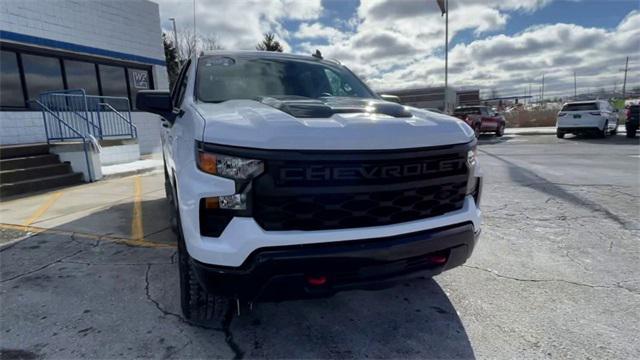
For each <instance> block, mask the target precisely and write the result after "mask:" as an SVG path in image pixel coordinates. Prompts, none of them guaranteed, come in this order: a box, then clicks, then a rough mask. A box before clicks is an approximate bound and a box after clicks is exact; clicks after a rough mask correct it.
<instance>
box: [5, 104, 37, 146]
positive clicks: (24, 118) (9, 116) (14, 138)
mask: <svg viewBox="0 0 640 360" xmlns="http://www.w3.org/2000/svg"><path fill="white" fill-rule="evenodd" d="M46 141H47V137H46V135H45V131H44V123H43V120H42V113H41V112H34V111H0V145H8V144H27V143H38V142H40V143H41V142H46Z"/></svg>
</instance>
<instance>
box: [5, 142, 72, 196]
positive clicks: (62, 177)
mask: <svg viewBox="0 0 640 360" xmlns="http://www.w3.org/2000/svg"><path fill="white" fill-rule="evenodd" d="M80 183H82V174H81V173H74V172H73V170H72V169H71V166H70V165H69V163H68V162H60V159H59V158H58V155H55V154H50V153H49V145H47V144H25V145H4V146H0V197H2V198H4V197H7V196H12V195H22V194H26V193H29V192H35V191H41V190H48V189H53V188H57V187H61V186H69V185H75V184H80Z"/></svg>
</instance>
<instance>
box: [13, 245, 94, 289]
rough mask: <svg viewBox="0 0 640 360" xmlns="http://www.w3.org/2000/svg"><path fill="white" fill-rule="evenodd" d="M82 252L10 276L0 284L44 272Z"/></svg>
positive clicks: (78, 251)
mask: <svg viewBox="0 0 640 360" xmlns="http://www.w3.org/2000/svg"><path fill="white" fill-rule="evenodd" d="M83 251H84V250H82V249H80V250H77V251H75V252H73V253H71V254H69V255H65V256H63V257H61V258H59V259H56V260H54V261H52V262H49V263H46V264H45V265H42V266H40V267H38V268H36V269H33V270H29V271H27V272H23V273H21V274H18V275H14V276H12V277H10V278H7V279H2V280H1V281H0V283H2V284H3V283H6V282H8V281H11V280H15V279H19V278H21V277H24V276H27V275H31V274H33V273H36V272H38V271H41V270H44V269H46V268H48V267H50V266H52V265H55V264H58V263H61V262H63V261H64V260H65V259H68V258H70V257H74V256H76V255H78V254H80V253H81V252H83Z"/></svg>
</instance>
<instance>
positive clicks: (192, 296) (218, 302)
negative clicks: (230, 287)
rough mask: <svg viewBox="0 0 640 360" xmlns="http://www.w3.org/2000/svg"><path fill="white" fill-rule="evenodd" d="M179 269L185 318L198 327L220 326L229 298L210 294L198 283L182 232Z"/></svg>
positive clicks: (180, 234) (181, 301) (179, 246)
mask: <svg viewBox="0 0 640 360" xmlns="http://www.w3.org/2000/svg"><path fill="white" fill-rule="evenodd" d="M178 269H179V271H180V306H181V308H182V314H183V315H184V317H185V318H186V319H187V320H188V321H190V322H193V323H195V324H198V325H205V326H206V325H214V324H216V325H217V324H219V323H220V322H221V321H222V320H223V319H224V317H225V315H226V313H227V310H228V309H229V304H230V301H229V299H228V298H224V297H221V296H216V295H215V294H211V293H208V292H207V291H206V290H205V289H204V288H203V287H202V285H200V283H199V282H198V279H197V278H196V275H195V273H194V270H193V265H191V256H189V254H188V253H187V249H186V246H185V244H184V238H183V236H182V231H181V229H180V233H179V235H178Z"/></svg>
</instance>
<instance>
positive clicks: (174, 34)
mask: <svg viewBox="0 0 640 360" xmlns="http://www.w3.org/2000/svg"><path fill="white" fill-rule="evenodd" d="M169 20H171V22H172V23H173V42H174V43H175V45H176V52H177V53H178V56H180V46H178V31H177V30H176V18H169Z"/></svg>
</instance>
